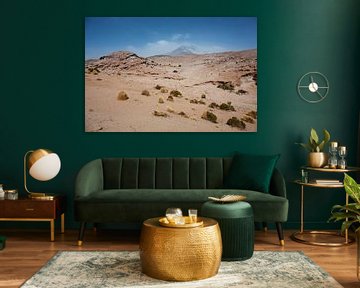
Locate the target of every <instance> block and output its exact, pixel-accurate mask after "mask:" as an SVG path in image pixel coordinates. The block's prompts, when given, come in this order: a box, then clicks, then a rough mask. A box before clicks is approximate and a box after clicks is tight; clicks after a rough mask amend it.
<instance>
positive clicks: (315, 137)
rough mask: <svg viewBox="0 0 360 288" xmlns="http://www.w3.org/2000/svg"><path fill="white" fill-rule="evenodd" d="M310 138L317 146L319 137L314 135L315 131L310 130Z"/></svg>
mask: <svg viewBox="0 0 360 288" xmlns="http://www.w3.org/2000/svg"><path fill="white" fill-rule="evenodd" d="M310 137H311V139H312V140H314V141H315V143H316V144H318V142H319V136H318V134H317V133H316V131H315V129H314V128H311V131H310Z"/></svg>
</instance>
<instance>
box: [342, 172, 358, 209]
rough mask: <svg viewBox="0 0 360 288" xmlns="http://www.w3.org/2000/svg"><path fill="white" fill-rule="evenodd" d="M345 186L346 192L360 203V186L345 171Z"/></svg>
mask: <svg viewBox="0 0 360 288" xmlns="http://www.w3.org/2000/svg"><path fill="white" fill-rule="evenodd" d="M344 174H345V177H344V187H345V191H346V193H347V194H348V195H349V196H350V197H351V198H352V199H353V200H354V201H355V202H356V203H357V204H360V186H359V184H357V183H356V181H355V180H354V179H353V178H351V176H349V175H348V174H346V173H344Z"/></svg>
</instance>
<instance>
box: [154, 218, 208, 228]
mask: <svg viewBox="0 0 360 288" xmlns="http://www.w3.org/2000/svg"><path fill="white" fill-rule="evenodd" d="M184 218H185V224H174V223H170V222H169V220H168V219H167V218H166V217H163V218H160V219H159V224H160V225H161V226H164V227H170V228H194V227H199V226H201V225H203V224H204V222H203V221H202V220H201V219H199V217H198V222H195V223H190V217H189V216H185V217H184Z"/></svg>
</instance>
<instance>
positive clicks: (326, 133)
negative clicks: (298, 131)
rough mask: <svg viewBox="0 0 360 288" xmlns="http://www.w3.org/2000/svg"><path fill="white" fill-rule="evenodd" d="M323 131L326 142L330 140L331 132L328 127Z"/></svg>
mask: <svg viewBox="0 0 360 288" xmlns="http://www.w3.org/2000/svg"><path fill="white" fill-rule="evenodd" d="M323 133H324V143H325V144H326V143H327V142H329V140H330V133H329V131H328V130H326V129H324V130H323Z"/></svg>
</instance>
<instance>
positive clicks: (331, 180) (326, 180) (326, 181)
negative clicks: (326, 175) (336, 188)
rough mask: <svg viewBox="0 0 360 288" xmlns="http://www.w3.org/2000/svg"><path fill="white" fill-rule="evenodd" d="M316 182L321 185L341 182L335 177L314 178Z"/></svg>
mask: <svg viewBox="0 0 360 288" xmlns="http://www.w3.org/2000/svg"><path fill="white" fill-rule="evenodd" d="M315 183H316V184H322V185H337V184H342V182H340V180H336V179H315Z"/></svg>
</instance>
